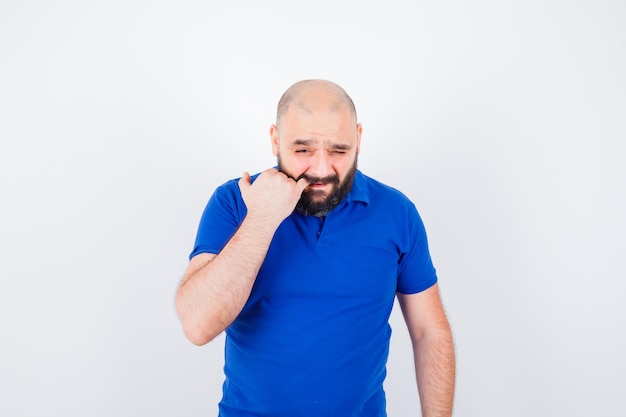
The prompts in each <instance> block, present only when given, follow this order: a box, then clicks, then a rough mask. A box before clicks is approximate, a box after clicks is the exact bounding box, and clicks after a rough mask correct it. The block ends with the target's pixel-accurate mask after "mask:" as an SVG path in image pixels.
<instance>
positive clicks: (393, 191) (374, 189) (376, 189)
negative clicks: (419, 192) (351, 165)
mask: <svg viewBox="0 0 626 417" xmlns="http://www.w3.org/2000/svg"><path fill="white" fill-rule="evenodd" d="M359 174H360V178H359V181H361V183H362V184H363V186H364V187H366V189H367V193H368V194H369V200H370V203H376V204H382V205H385V206H388V207H389V208H391V207H394V206H399V207H415V206H414V204H413V202H412V201H411V200H410V199H409V198H408V197H407V196H406V194H404V193H403V192H402V191H400V190H398V189H397V188H395V187H392V186H390V185H387V184H385V183H383V182H381V181H378V180H376V179H374V178H372V177H370V176H367V175H365V174H363V173H361V172H359Z"/></svg>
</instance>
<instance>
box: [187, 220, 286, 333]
mask: <svg viewBox="0 0 626 417" xmlns="http://www.w3.org/2000/svg"><path fill="white" fill-rule="evenodd" d="M276 227H277V226H275V225H273V224H271V223H268V222H267V221H263V220H258V219H253V218H249V217H246V219H244V221H243V222H242V223H241V225H240V227H239V229H238V230H237V232H236V233H235V234H234V236H233V237H232V238H231V239H230V241H229V242H228V243H227V244H226V246H225V247H224V249H223V250H222V251H221V252H220V254H219V255H217V256H216V257H214V258H213V259H211V260H210V261H208V263H206V264H205V265H202V266H200V267H199V268H198V269H195V270H190V271H188V273H187V276H185V278H184V279H183V281H182V282H181V285H180V287H179V289H178V293H177V296H176V308H177V311H178V315H179V317H180V320H181V322H182V325H183V330H184V332H185V335H186V336H187V338H188V339H189V340H190V341H192V342H193V343H194V344H197V345H203V344H205V343H208V342H209V341H211V340H212V339H213V338H215V337H216V336H217V335H219V334H220V333H221V332H222V331H223V330H224V329H226V327H228V326H229V325H230V324H231V323H232V322H233V320H234V319H235V318H236V317H237V315H238V314H239V313H240V312H241V310H242V308H243V306H244V305H245V303H246V301H247V300H248V297H249V295H250V291H251V289H252V286H253V284H254V281H255V279H256V276H257V274H258V272H259V269H260V267H261V265H262V263H263V261H264V259H265V255H266V254H267V250H268V248H269V245H270V242H271V240H272V237H273V235H274V232H275V230H276Z"/></svg>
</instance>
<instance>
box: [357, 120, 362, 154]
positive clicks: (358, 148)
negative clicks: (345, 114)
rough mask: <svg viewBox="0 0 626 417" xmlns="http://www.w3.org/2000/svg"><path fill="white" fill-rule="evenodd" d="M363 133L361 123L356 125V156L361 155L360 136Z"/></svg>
mask: <svg viewBox="0 0 626 417" xmlns="http://www.w3.org/2000/svg"><path fill="white" fill-rule="evenodd" d="M362 133H363V126H362V125H361V123H357V124H356V154H357V155H358V154H360V153H361V134H362Z"/></svg>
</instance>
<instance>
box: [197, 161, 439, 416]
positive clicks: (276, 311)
mask: <svg viewBox="0 0 626 417" xmlns="http://www.w3.org/2000/svg"><path fill="white" fill-rule="evenodd" d="M256 176H258V174H257V175H255V176H254V177H253V180H254V178H256ZM237 182H238V179H234V180H231V181H228V182H227V183H225V184H223V185H222V186H220V187H218V188H217V189H216V191H215V192H214V194H213V195H212V197H211V198H210V200H209V202H208V204H207V206H206V208H205V210H204V213H203V215H202V219H201V221H200V226H199V229H198V234H197V237H196V243H195V246H194V249H193V251H192V253H191V255H190V258H191V257H193V256H195V255H197V254H199V253H203V252H204V253H215V254H217V253H219V252H220V251H221V250H222V248H223V247H224V246H225V245H226V244H227V243H228V241H229V240H230V238H231V237H232V235H233V234H234V233H235V231H236V230H237V227H238V226H239V224H240V223H241V222H242V221H243V219H244V217H245V215H246V206H245V204H244V202H243V200H242V198H241V193H240V191H239V187H238V184H237ZM436 282H437V276H436V273H435V268H434V267H433V264H432V261H431V257H430V254H429V250H428V243H427V239H426V232H425V229H424V225H423V223H422V220H421V218H420V216H419V214H418V212H417V210H416V208H415V206H414V205H413V203H412V202H411V201H410V200H409V199H408V198H407V197H406V196H405V195H403V194H402V193H401V192H399V191H397V190H396V189H393V188H391V187H389V186H386V185H384V184H382V183H380V182H378V181H376V180H374V179H372V178H370V177H368V176H366V175H364V174H363V173H362V172H361V171H359V170H358V171H357V172H356V174H355V178H354V183H353V186H352V189H351V191H350V192H349V194H348V195H347V196H346V198H344V200H343V201H342V202H340V203H339V205H337V207H335V208H334V209H333V210H332V211H331V212H330V213H329V214H328V215H327V216H325V217H324V218H321V217H314V216H305V215H302V214H300V213H298V212H296V211H294V212H293V213H292V214H291V215H290V216H289V217H287V218H286V219H285V220H284V221H283V222H282V223H281V225H280V226H279V227H278V229H277V230H276V233H275V235H274V238H273V240H272V242H271V244H270V247H269V249H268V252H267V255H266V258H265V261H264V262H263V265H262V266H261V268H260V270H259V273H258V276H257V278H256V281H255V283H254V285H253V288H252V291H251V294H250V297H249V299H248V301H247V302H246V304H245V306H244V308H243V310H242V311H241V313H240V314H239V316H238V317H237V318H236V319H235V321H234V322H233V323H232V324H231V325H230V326H229V327H228V328H227V329H226V339H225V366H224V373H225V376H226V379H225V382H224V385H223V396H222V400H221V402H220V404H219V410H220V416H222V417H243V416H246V417H249V416H272V417H282V416H285V417H299V416H302V417H316V416H320V417H321V416H323V417H328V416H342V417H343V416H360V417H374V416H375V417H379V416H385V415H386V412H385V393H384V390H383V381H384V379H385V375H386V362H387V356H388V352H389V340H390V336H391V328H390V326H389V322H388V320H389V315H390V313H391V310H392V307H393V302H394V297H395V294H396V293H397V292H400V293H406V294H410V293H417V292H420V291H423V290H426V289H427V288H429V287H431V286H432V285H434V284H435V283H436Z"/></svg>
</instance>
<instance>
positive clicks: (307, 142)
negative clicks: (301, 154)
mask: <svg viewBox="0 0 626 417" xmlns="http://www.w3.org/2000/svg"><path fill="white" fill-rule="evenodd" d="M316 143H318V141H317V140H314V139H296V140H294V141H293V145H294V146H298V145H302V146H312V145H315V144H316ZM330 147H331V148H332V149H337V150H343V151H347V150H349V149H351V148H352V146H350V145H345V144H343V143H331V144H330Z"/></svg>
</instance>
